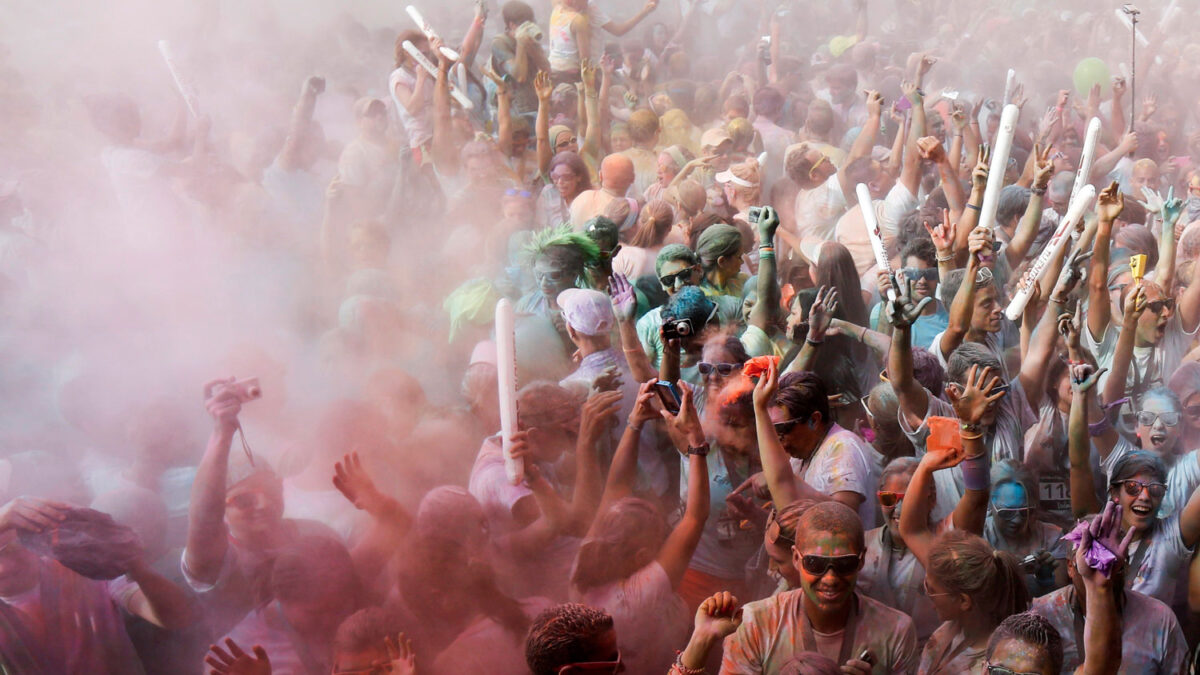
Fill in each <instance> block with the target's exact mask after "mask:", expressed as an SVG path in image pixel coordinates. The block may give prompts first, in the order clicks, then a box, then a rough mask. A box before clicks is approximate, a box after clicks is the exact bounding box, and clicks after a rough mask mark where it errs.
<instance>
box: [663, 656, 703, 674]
mask: <svg viewBox="0 0 1200 675" xmlns="http://www.w3.org/2000/svg"><path fill="white" fill-rule="evenodd" d="M671 673H672V675H673V674H674V673H679V675H704V668H703V667H701V668H688V667H687V666H685V665H683V652H676V653H675V663H673V664H671Z"/></svg>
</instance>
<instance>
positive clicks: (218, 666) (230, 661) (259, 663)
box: [204, 638, 271, 675]
mask: <svg viewBox="0 0 1200 675" xmlns="http://www.w3.org/2000/svg"><path fill="white" fill-rule="evenodd" d="M225 646H226V647H228V648H229V651H228V652H227V651H225V650H224V649H221V648H220V647H218V646H217V645H209V647H208V651H209V655H208V656H206V657H204V662H205V663H207V664H208V665H209V667H211V668H212V673H219V674H220V675H271V659H269V658H267V650H265V649H263V648H262V647H261V646H259V645H254V649H253V650H252V651H253V652H254V655H253V656H251V655H249V654H247V653H246V652H244V651H242V648H241V647H239V646H238V644H237V643H236V642H234V641H233V640H232V639H230V638H225ZM210 675H211V674H210Z"/></svg>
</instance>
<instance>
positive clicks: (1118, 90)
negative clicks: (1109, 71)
mask: <svg viewBox="0 0 1200 675" xmlns="http://www.w3.org/2000/svg"><path fill="white" fill-rule="evenodd" d="M1128 89H1129V86H1128V85H1126V84H1125V78H1123V77H1114V78H1113V79H1112V95H1113V98H1121V97H1122V96H1124V95H1125V92H1126V90H1128ZM1096 93H1097V95H1099V93H1100V92H1099V86H1097V92H1096Z"/></svg>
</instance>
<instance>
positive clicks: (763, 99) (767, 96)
mask: <svg viewBox="0 0 1200 675" xmlns="http://www.w3.org/2000/svg"><path fill="white" fill-rule="evenodd" d="M783 103H784V101H783V94H781V93H780V92H779V90H778V89H776V88H775V87H772V86H770V85H767V86H765V87H759V89H758V91H756V92H754V112H756V113H758V114H759V115H762V116H763V117H766V118H768V119H775V117H776V116H778V115H779V113H781V112H783Z"/></svg>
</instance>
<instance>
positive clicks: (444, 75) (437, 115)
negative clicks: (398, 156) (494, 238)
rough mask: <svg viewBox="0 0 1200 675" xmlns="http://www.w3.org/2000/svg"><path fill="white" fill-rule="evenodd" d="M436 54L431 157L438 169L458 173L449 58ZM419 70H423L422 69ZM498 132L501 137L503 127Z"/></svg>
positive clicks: (451, 173)
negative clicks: (451, 110) (451, 106)
mask: <svg viewBox="0 0 1200 675" xmlns="http://www.w3.org/2000/svg"><path fill="white" fill-rule="evenodd" d="M437 55H438V75H437V79H436V80H434V83H433V159H434V164H435V166H436V167H437V169H438V171H440V172H442V173H443V174H446V175H455V174H457V173H458V157H459V153H458V148H457V147H456V146H455V141H454V123H453V121H452V120H451V117H450V60H449V59H447V58H446V56H445V55H444V54H442V51H441V50H440V49H439V50H437ZM421 72H425V71H424V69H422V71H421ZM418 86H419V85H418ZM497 86H502V85H497ZM502 107H503V106H502ZM500 133H501V138H503V137H504V136H503V134H504V129H503V128H502V129H501V130H500Z"/></svg>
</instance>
